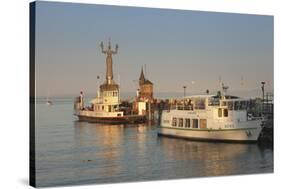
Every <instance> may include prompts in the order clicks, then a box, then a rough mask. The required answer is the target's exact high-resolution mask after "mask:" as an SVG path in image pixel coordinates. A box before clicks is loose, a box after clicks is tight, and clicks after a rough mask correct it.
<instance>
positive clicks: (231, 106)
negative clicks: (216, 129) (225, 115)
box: [227, 101, 233, 110]
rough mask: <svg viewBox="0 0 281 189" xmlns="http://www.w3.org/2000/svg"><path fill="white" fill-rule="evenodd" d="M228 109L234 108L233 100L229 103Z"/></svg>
mask: <svg viewBox="0 0 281 189" xmlns="http://www.w3.org/2000/svg"><path fill="white" fill-rule="evenodd" d="M227 106H228V109H229V110H233V101H230V102H228V103H227Z"/></svg>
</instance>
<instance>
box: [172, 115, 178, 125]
mask: <svg viewBox="0 0 281 189" xmlns="http://www.w3.org/2000/svg"><path fill="white" fill-rule="evenodd" d="M172 126H174V127H176V126H177V118H175V117H174V118H173V122H172Z"/></svg>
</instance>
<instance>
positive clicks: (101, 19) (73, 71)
mask: <svg viewBox="0 0 281 189" xmlns="http://www.w3.org/2000/svg"><path fill="white" fill-rule="evenodd" d="M36 5H37V6H36V25H35V27H36V34H35V41H36V44H35V63H36V69H35V72H36V77H35V78H36V95H37V96H46V95H50V96H63V95H70V96H71V95H77V94H79V91H80V90H83V91H84V92H85V93H86V94H87V95H92V96H95V93H96V91H97V89H98V85H99V83H101V82H103V81H104V80H105V58H106V57H105V55H104V54H102V53H101V49H100V46H99V44H100V42H101V41H103V42H104V44H105V46H106V47H107V43H108V39H109V38H110V39H111V43H112V46H113V47H114V46H115V44H116V43H118V45H119V49H118V53H117V54H116V55H114V56H113V72H114V80H115V81H116V82H117V81H118V75H120V83H121V93H122V92H133V91H135V90H136V89H137V87H138V86H137V80H138V78H139V75H140V71H141V68H142V66H143V65H145V68H146V69H145V76H146V78H147V79H149V80H150V81H152V82H153V83H154V93H165V92H182V91H183V86H186V87H187V88H186V92H187V93H196V92H198V93H199V92H202V91H206V89H209V90H210V91H217V90H219V88H220V86H219V82H220V80H221V81H222V82H223V83H224V84H225V85H228V86H229V91H251V90H252V91H253V90H260V87H261V84H260V82H261V81H265V82H266V89H267V90H272V88H273V84H274V83H273V17H272V16H264V15H247V14H232V13H215V12H202V11H189V10H168V9H152V8H137V7H119V6H102V5H89V4H76V3H56V2H41V1H39V2H37V3H36ZM97 76H100V77H101V79H100V81H98V80H97Z"/></svg>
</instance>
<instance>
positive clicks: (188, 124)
mask: <svg viewBox="0 0 281 189" xmlns="http://www.w3.org/2000/svg"><path fill="white" fill-rule="evenodd" d="M185 127H186V128H190V119H185Z"/></svg>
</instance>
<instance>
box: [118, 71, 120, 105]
mask: <svg viewBox="0 0 281 189" xmlns="http://www.w3.org/2000/svg"><path fill="white" fill-rule="evenodd" d="M118 85H119V87H118V89H119V91H118V101H119V103H120V101H121V100H120V96H121V95H120V88H121V81H120V74H118Z"/></svg>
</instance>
